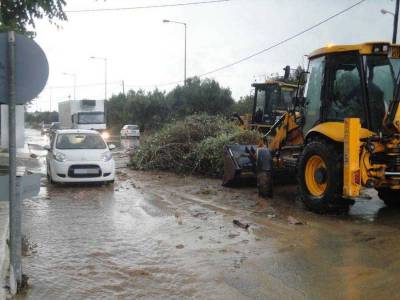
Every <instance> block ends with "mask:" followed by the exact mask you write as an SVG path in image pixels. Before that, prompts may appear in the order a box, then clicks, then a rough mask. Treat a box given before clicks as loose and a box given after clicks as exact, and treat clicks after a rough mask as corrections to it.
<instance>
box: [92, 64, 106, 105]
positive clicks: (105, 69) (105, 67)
mask: <svg viewBox="0 0 400 300" xmlns="http://www.w3.org/2000/svg"><path fill="white" fill-rule="evenodd" d="M90 58H91V59H100V60H103V61H104V100H106V101H107V57H96V56H91V57H90Z"/></svg>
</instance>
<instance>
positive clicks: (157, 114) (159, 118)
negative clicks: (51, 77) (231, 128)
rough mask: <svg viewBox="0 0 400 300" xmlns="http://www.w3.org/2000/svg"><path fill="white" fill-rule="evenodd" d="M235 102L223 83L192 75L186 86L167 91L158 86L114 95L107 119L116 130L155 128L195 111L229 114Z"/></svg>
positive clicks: (109, 104) (108, 103) (109, 105)
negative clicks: (134, 127) (131, 126)
mask: <svg viewBox="0 0 400 300" xmlns="http://www.w3.org/2000/svg"><path fill="white" fill-rule="evenodd" d="M233 103H234V101H233V99H232V96H231V91H230V90H229V89H226V88H222V87H220V85H219V84H218V83H217V82H216V81H215V80H210V79H205V80H203V81H201V80H200V79H198V78H193V79H189V80H188V82H187V84H186V86H177V87H176V88H175V89H173V90H172V91H171V92H170V93H168V94H166V93H165V92H161V91H159V90H158V89H155V90H154V91H152V92H147V93H146V92H144V91H143V90H139V91H132V90H131V91H129V92H128V94H127V95H126V96H125V95H123V94H119V95H115V96H113V97H112V98H111V99H110V100H109V101H108V102H107V121H108V125H109V126H111V127H112V128H114V129H115V130H116V131H118V130H119V129H120V128H121V126H123V125H124V124H137V125H139V126H140V129H141V130H153V129H159V128H161V127H162V125H163V124H165V123H167V122H171V121H173V120H179V119H182V118H184V117H185V116H187V115H191V114H195V113H208V114H210V115H217V114H228V113H229V112H230V110H231V107H232V105H233Z"/></svg>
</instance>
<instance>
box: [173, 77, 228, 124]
mask: <svg viewBox="0 0 400 300" xmlns="http://www.w3.org/2000/svg"><path fill="white" fill-rule="evenodd" d="M167 102H168V104H169V106H170V108H171V111H172V113H173V114H174V115H176V116H177V117H179V118H181V117H183V116H188V115H192V114H195V113H207V114H210V115H218V114H226V113H228V112H230V110H231V106H232V105H233V103H234V101H233V98H232V92H231V90H230V89H229V88H222V87H221V86H220V85H219V83H218V82H217V81H215V80H213V79H204V80H200V78H198V77H194V78H190V79H188V80H187V82H186V85H184V86H180V85H179V86H177V87H176V88H175V89H173V90H172V91H171V92H170V93H169V94H168V95H167Z"/></svg>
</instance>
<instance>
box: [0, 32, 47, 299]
mask: <svg viewBox="0 0 400 300" xmlns="http://www.w3.org/2000/svg"><path fill="white" fill-rule="evenodd" d="M48 75H49V65H48V62H47V58H46V55H45V54H44V52H43V50H42V49H41V48H40V47H39V46H38V45H37V44H36V43H35V42H34V41H33V40H31V39H29V38H27V37H25V36H23V35H21V34H16V33H15V32H14V31H10V32H8V33H0V103H3V104H8V122H9V127H8V137H9V139H8V155H9V156H8V159H9V161H8V163H9V165H8V170H9V174H8V187H7V191H4V193H3V190H2V195H1V197H4V194H7V193H6V192H8V197H7V198H8V201H9V209H10V211H9V216H10V239H9V241H10V243H9V249H10V288H11V293H12V294H15V293H17V292H18V290H19V289H20V287H21V283H22V267H21V256H22V253H21V243H22V235H21V223H22V208H21V202H22V201H21V200H22V199H23V198H24V197H25V196H26V195H28V194H29V193H27V192H26V191H25V189H24V188H23V187H24V185H25V187H27V185H26V184H28V183H29V180H32V179H33V180H34V181H35V182H36V181H38V180H37V177H34V178H33V177H30V178H28V177H27V176H25V177H18V178H17V148H16V117H15V115H16V113H15V111H16V105H17V104H19V105H23V104H25V103H27V102H28V101H30V100H32V99H33V98H35V97H36V96H37V95H38V94H39V93H40V92H41V91H42V90H43V88H44V86H45V85H46V82H47V78H48ZM38 176H39V175H38ZM27 180H28V181H27ZM1 181H2V180H0V182H1ZM31 186H32V184H31ZM33 186H36V185H35V184H34V185H33ZM37 186H39V185H37Z"/></svg>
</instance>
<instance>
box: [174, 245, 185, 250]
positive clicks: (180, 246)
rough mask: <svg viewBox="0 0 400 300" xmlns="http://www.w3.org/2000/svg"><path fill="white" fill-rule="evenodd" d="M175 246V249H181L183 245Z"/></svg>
mask: <svg viewBox="0 0 400 300" xmlns="http://www.w3.org/2000/svg"><path fill="white" fill-rule="evenodd" d="M175 247H176V249H183V248H185V246H184V245H182V244H179V245H176V246H175Z"/></svg>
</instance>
